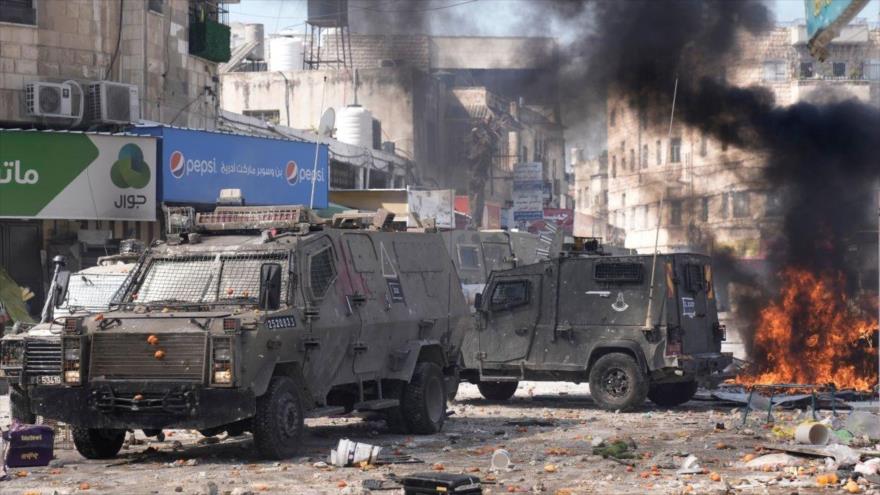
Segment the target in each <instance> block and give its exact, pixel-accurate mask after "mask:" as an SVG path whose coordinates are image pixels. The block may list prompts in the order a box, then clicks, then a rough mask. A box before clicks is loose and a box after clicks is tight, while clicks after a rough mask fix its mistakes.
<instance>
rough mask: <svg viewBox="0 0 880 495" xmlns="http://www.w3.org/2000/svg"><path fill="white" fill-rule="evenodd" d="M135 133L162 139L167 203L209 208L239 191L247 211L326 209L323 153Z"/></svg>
mask: <svg viewBox="0 0 880 495" xmlns="http://www.w3.org/2000/svg"><path fill="white" fill-rule="evenodd" d="M134 132H138V133H146V134H150V135H155V136H161V137H162V143H161V152H160V155H161V161H162V165H161V167H162V186H161V193H160V195H159V196H160V199H161V200H162V201H167V202H179V203H201V204H213V203H215V202H216V201H217V197H218V196H219V194H220V190H221V189H230V188H235V189H240V190H241V194H242V196H243V197H244V200H245V204H247V205H282V204H286V205H292V204H297V205H305V206H309V201H310V199H311V194H312V169H313V167H314V163H315V151H316V150H317V151H318V166H317V169H316V172H315V197H314V203H313V204H312V207H313V208H315V209H320V208H326V207H327V189H328V185H329V174H328V172H327V160H328V149H327V146H326V145H323V144H322V145H320V147H317V148H316V145H315V143H308V142H300V141H290V140H286V139H269V138H261V137H253V136H242V135H236V134H226V133H221V132H207V131H197V130H190V129H175V128H171V127H141V128H137V129H136V130H135V131H134Z"/></svg>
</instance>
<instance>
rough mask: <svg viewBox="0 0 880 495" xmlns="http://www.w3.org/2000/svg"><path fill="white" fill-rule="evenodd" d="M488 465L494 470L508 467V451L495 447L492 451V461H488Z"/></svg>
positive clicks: (509, 465) (509, 464)
mask: <svg viewBox="0 0 880 495" xmlns="http://www.w3.org/2000/svg"><path fill="white" fill-rule="evenodd" d="M490 466H491V467H492V469H494V470H495V471H501V470H504V469H510V467H511V463H510V452H508V451H506V450H504V449H497V450H495V452H492V461H491V462H490Z"/></svg>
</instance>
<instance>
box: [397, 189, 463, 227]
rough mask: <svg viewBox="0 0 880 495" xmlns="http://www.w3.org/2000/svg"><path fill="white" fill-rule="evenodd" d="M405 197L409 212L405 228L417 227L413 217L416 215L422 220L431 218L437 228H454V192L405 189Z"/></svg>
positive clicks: (448, 190) (450, 190) (447, 190)
mask: <svg viewBox="0 0 880 495" xmlns="http://www.w3.org/2000/svg"><path fill="white" fill-rule="evenodd" d="M406 197H407V203H408V207H409V212H410V215H409V216H408V218H407V221H406V225H407V227H417V226H418V224H417V223H416V219H415V217H414V216H413V214H416V215H418V217H419V218H420V219H422V220H426V219H428V218H433V219H434V221H435V222H436V225H437V227H438V228H443V229H453V228H455V215H454V214H453V208H454V206H453V205H454V202H455V190H453V189H435V190H427V189H425V190H419V189H407V191H406Z"/></svg>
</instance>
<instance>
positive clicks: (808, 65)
mask: <svg viewBox="0 0 880 495" xmlns="http://www.w3.org/2000/svg"><path fill="white" fill-rule="evenodd" d="M800 75H801V79H812V78H813V77H814V76H815V75H816V74H815V72H813V62H801V72H800Z"/></svg>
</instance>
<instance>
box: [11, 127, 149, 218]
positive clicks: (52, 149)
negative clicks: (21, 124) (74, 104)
mask: <svg viewBox="0 0 880 495" xmlns="http://www.w3.org/2000/svg"><path fill="white" fill-rule="evenodd" d="M156 183H157V177H156V140H155V139H154V138H151V137H142V136H131V135H127V134H126V135H123V134H119V135H109V134H108V135H104V134H89V133H75V132H51V131H18V130H9V131H7V130H0V217H3V218H42V219H68V220H145V221H153V220H155V219H156Z"/></svg>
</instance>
